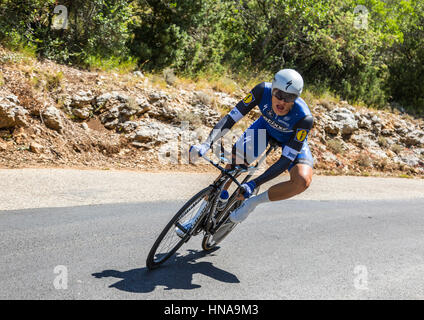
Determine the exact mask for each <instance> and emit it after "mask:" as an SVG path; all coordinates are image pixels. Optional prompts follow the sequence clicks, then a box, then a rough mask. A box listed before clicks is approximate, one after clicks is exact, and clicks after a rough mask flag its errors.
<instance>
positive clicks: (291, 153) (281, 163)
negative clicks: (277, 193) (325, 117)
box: [252, 116, 314, 188]
mask: <svg viewBox="0 0 424 320" xmlns="http://www.w3.org/2000/svg"><path fill="white" fill-rule="evenodd" d="M313 122H314V118H313V117H312V116H306V117H304V118H303V119H301V120H300V121H299V122H298V123H297V124H296V125H295V127H294V128H293V134H292V136H291V138H290V140H289V142H288V143H287V144H286V145H285V146H284V148H283V152H282V155H281V158H280V159H279V160H278V161H277V162H276V163H274V164H273V165H272V166H271V167H269V168H268V169H267V170H266V171H265V172H264V173H263V174H261V175H260V176H259V177H257V178H255V179H253V180H252V182H254V184H255V188H256V187H258V186H260V185H261V184H264V183H265V182H268V181H269V180H272V179H274V178H276V177H277V176H279V175H280V174H281V173H283V172H284V171H286V170H287V169H288V167H289V166H290V164H291V163H292V162H293V161H294V159H296V157H297V155H298V154H299V153H300V151H301V150H302V147H303V144H304V142H305V140H306V137H307V135H308V133H309V130H311V128H312V125H313Z"/></svg>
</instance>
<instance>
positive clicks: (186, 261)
mask: <svg viewBox="0 0 424 320" xmlns="http://www.w3.org/2000/svg"><path fill="white" fill-rule="evenodd" d="M188 251H189V253H188V254H186V255H178V254H177V255H176V256H174V258H170V259H169V260H168V261H167V262H165V263H164V265H162V266H160V267H159V268H158V269H155V270H153V271H149V270H148V269H147V268H138V269H132V270H128V271H117V270H104V271H102V272H99V273H93V274H92V275H93V276H94V277H96V278H104V277H114V278H120V279H122V280H120V281H118V282H116V283H114V284H112V285H110V286H109V287H110V288H116V289H119V290H123V291H128V292H137V293H147V292H152V291H154V290H155V288H156V287H158V286H164V287H165V290H172V289H185V290H188V289H196V288H200V287H201V286H200V285H198V284H194V283H192V281H193V275H194V274H196V273H200V274H203V275H205V276H208V277H211V278H213V279H215V280H218V281H222V282H227V283H240V281H239V279H238V278H237V277H236V276H235V275H234V274H232V273H229V272H227V271H224V270H222V269H219V268H217V267H215V266H214V265H213V264H212V262H206V261H202V262H196V260H197V259H199V258H202V257H204V256H206V255H210V253H209V254H206V253H205V252H203V251H196V250H188Z"/></svg>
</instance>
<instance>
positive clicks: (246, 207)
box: [230, 191, 270, 223]
mask: <svg viewBox="0 0 424 320" xmlns="http://www.w3.org/2000/svg"><path fill="white" fill-rule="evenodd" d="M269 201H270V200H269V197H268V191H265V192H263V193H261V194H259V195H257V196H254V197H251V198H249V199H247V200H246V201H245V202H244V203H243V205H242V206H241V207H240V208H239V209H237V210H235V211H233V212H232V213H231V214H230V220H231V221H232V222H234V223H240V222H242V221H244V220H245V219H246V218H247V216H248V215H249V214H250V213H251V212H252V211H253V210H255V208H256V206H257V205H258V204H261V203H265V202H269Z"/></svg>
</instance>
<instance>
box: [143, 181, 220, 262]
mask: <svg viewBox="0 0 424 320" xmlns="http://www.w3.org/2000/svg"><path fill="white" fill-rule="evenodd" d="M212 191H213V187H212V186H209V187H207V188H205V189H203V190H202V191H200V192H199V193H197V194H196V195H195V196H193V197H192V198H191V199H190V200H189V201H187V202H186V204H185V205H184V206H183V207H182V208H181V209H180V210H179V211H178V212H177V214H176V215H175V216H174V217H173V218H172V219H171V220H170V221H169V222H168V224H167V225H166V227H165V228H164V229H163V231H162V232H161V234H160V235H159V237H158V238H157V239H156V241H155V243H154V244H153V247H152V248H151V249H150V252H149V255H148V256H147V260H146V265H147V267H148V268H149V269H150V270H152V269H154V268H157V267H158V266H159V265H161V264H162V263H164V262H165V261H166V260H168V259H169V258H170V257H171V256H172V255H173V254H174V253H176V252H177V250H178V249H179V248H180V247H181V246H182V245H183V244H184V243H185V242H187V241H188V240H189V239H190V237H191V235H192V234H193V231H194V230H196V228H197V226H198V225H199V223H201V221H202V220H203V218H204V216H205V215H206V213H207V209H208V205H206V206H202V204H203V203H204V201H207V200H205V197H206V196H208V195H210V194H211V192H212ZM201 207H203V208H205V210H204V212H203V214H202V215H203V216H202V217H200V218H199V220H198V221H199V223H197V226H194V227H193V228H192V230H187V233H186V235H185V236H184V237H182V238H181V237H180V236H179V235H177V233H176V228H179V229H180V230H181V228H182V224H183V223H184V222H185V221H188V220H189V219H191V218H192V217H194V215H195V214H197V213H198V211H199V210H200V208H201Z"/></svg>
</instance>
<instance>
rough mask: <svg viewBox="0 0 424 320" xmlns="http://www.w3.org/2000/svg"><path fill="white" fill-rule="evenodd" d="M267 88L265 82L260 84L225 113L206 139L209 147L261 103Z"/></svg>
mask: <svg viewBox="0 0 424 320" xmlns="http://www.w3.org/2000/svg"><path fill="white" fill-rule="evenodd" d="M264 88H265V82H262V83H260V84H258V85H257V86H256V87H254V88H253V89H252V91H250V92H249V94H248V95H247V96H246V97H245V98H244V99H243V100H240V101H239V102H238V103H237V104H236V106H235V107H234V108H233V110H231V111H230V112H229V113H228V114H227V115H225V116H224V117H223V118H222V119H221V120H220V121H219V122H218V123H217V124H216V125H215V127H214V128H213V129H212V131H211V133H210V134H209V136H208V138H207V139H206V141H205V144H207V145H208V146H209V147H210V146H212V144H213V143H214V142H216V141H218V140H219V139H220V138H221V137H223V136H224V135H225V133H227V132H228V130H230V129H231V128H232V127H233V126H234V125H235V124H236V123H237V122H238V121H240V120H241V119H242V118H243V117H244V116H245V115H246V114H248V113H249V111H250V110H252V109H253V108H254V107H255V106H257V105H259V102H260V101H261V99H262V95H263V92H264Z"/></svg>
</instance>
